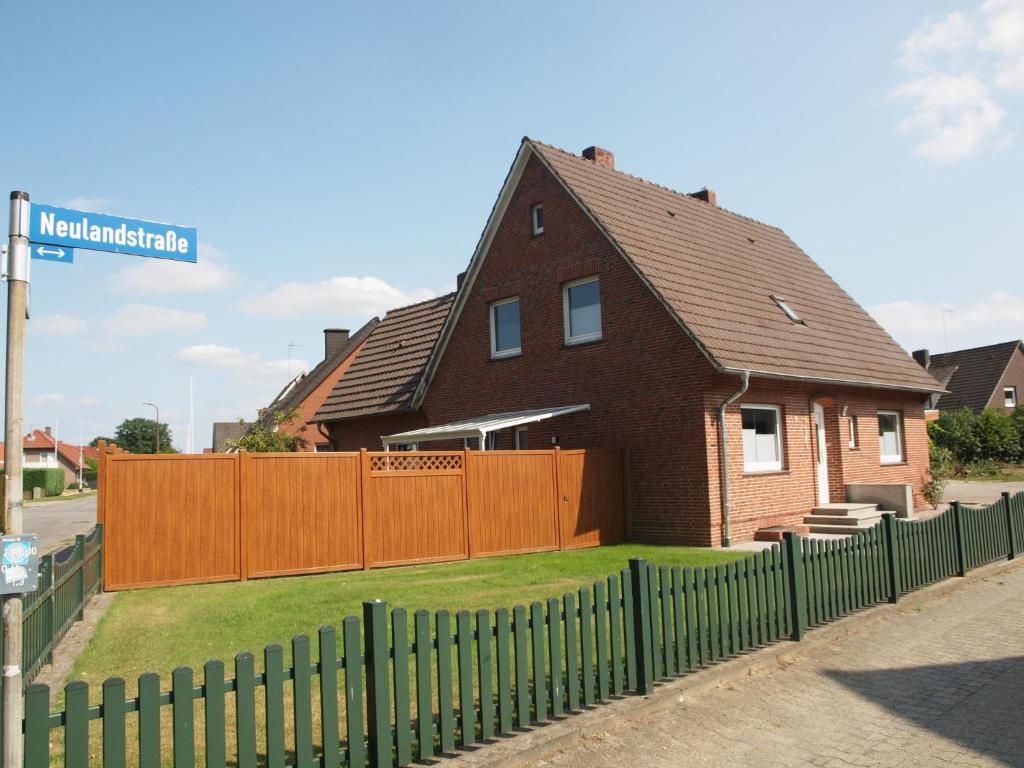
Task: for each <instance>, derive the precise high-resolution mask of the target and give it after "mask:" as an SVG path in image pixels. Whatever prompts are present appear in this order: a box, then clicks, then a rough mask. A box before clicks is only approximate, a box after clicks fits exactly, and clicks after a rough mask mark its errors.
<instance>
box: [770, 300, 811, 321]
mask: <svg viewBox="0 0 1024 768" xmlns="http://www.w3.org/2000/svg"><path fill="white" fill-rule="evenodd" d="M772 301H774V302H775V303H776V304H778V305H779V309H781V310H782V311H783V312H785V313H786V317H788V318H789V319H790V320H792V321H793V322H794V323H801V324H804V325H806V323H804V321H803V320H802V319H801V318H800V315H798V314H797V313H796V310H795V309H793V308H792V307H791V306H789V302H788V301H786V300H785V299H783V298H780V297H779V296H772Z"/></svg>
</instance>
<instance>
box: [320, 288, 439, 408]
mask: <svg viewBox="0 0 1024 768" xmlns="http://www.w3.org/2000/svg"><path fill="white" fill-rule="evenodd" d="M454 299H455V294H454V293H449V294H447V295H445V296H439V297H437V298H436V299H430V300H429V301H421V302H419V303H418V304H412V305H410V306H407V307H400V308H398V309H393V310H391V311H390V312H388V313H387V314H386V315H385V316H384V319H383V320H381V321H380V324H379V325H377V327H376V328H374V330H373V333H371V334H370V337H369V338H368V339H367V340H366V344H365V346H363V348H362V349H361V350H360V352H359V354H358V355H357V356H356V359H355V360H353V361H352V365H351V366H349V369H348V370H347V371H346V372H345V375H344V376H342V377H341V379H339V381H338V383H337V384H335V385H334V389H333V390H331V394H329V395H328V396H327V399H326V400H324V404H323V405H322V406H320V410H319V411H317V413H316V416H314V417H313V421H331V420H334V419H344V418H349V417H352V416H367V415H370V414H378V413H392V412H395V411H403V410H407V409H408V408H409V404H410V401H411V400H412V396H413V394H414V393H415V391H416V387H417V385H418V384H419V381H420V377H421V376H422V375H423V367H424V366H425V365H426V363H427V359H428V358H429V357H430V353H431V351H432V350H433V348H434V343H435V342H436V341H437V336H438V334H439V333H440V332H441V326H443V325H444V321H445V319H446V318H447V317H448V312H449V310H451V307H452V302H453V300H454Z"/></svg>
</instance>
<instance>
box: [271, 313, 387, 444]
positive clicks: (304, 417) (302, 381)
mask: <svg viewBox="0 0 1024 768" xmlns="http://www.w3.org/2000/svg"><path fill="white" fill-rule="evenodd" d="M379 322H380V321H379V320H378V319H377V318H373V319H372V320H370V322H368V323H367V324H366V325H364V326H363V327H362V328H360V329H359V330H358V331H356V333H355V335H349V331H348V329H347V328H325V329H324V359H323V360H322V361H320V363H319V364H318V365H317V366H316V367H315V368H313V370H311V371H310V372H309V373H300V374H299V375H298V376H297V377H295V379H293V380H292V381H291V382H290V383H289V384H288V386H287V387H285V388H284V389H283V390H282V391H281V393H280V394H279V395H278V396H277V397H275V398H274V400H273V402H271V403H270V405H268V406H267V407H266V408H265V409H264V410H263V411H262V413H261V414H260V418H259V419H258V420H257V423H263V424H265V425H268V426H272V425H273V424H274V416H275V415H277V414H279V413H289V412H290V411H293V410H294V411H297V413H296V418H295V419H294V420H293V421H292V422H291V423H289V424H284V425H282V426H280V427H279V429H282V430H284V431H285V432H286V433H288V434H290V435H294V436H295V437H300V438H302V440H303V441H304V442H303V444H302V445H301V446H300V447H299V448H298V449H297V450H299V451H306V452H309V451H326V450H329V449H330V442H329V441H328V438H327V436H326V435H324V434H323V433H321V432H320V431H319V430H318V429H317V425H316V424H310V420H311V419H312V418H313V417H314V416H315V415H316V413H317V411H318V410H319V409H320V406H321V405H322V404H323V402H324V400H325V399H326V398H327V396H328V395H329V394H330V393H331V390H332V389H333V388H334V385H335V384H337V383H338V380H339V379H340V378H341V377H342V376H343V375H344V374H345V372H346V371H347V370H348V369H349V367H350V366H351V365H352V362H353V361H354V360H355V359H356V355H357V354H358V353H359V350H361V349H362V348H363V345H364V344H365V343H366V340H367V338H369V336H370V334H371V333H372V332H373V329H374V328H376V327H377V324H378V323H379Z"/></svg>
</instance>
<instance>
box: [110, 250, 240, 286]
mask: <svg viewBox="0 0 1024 768" xmlns="http://www.w3.org/2000/svg"><path fill="white" fill-rule="evenodd" d="M226 260H227V257H226V256H225V255H224V253H223V252H221V251H220V250H219V249H218V248H216V247H215V246H212V245H209V244H208V243H200V244H199V262H198V263H197V264H189V263H187V262H182V261H170V260H167V259H140V260H139V261H138V262H136V263H133V264H130V265H128V266H126V267H122V268H121V269H120V270H119V271H118V272H117V274H115V275H114V282H113V285H114V289H115V290H118V291H122V292H125V293H203V292H206V291H215V290H218V289H221V288H225V287H227V286H229V285H230V284H231V283H232V282H234V279H235V273H234V272H232V271H231V270H230V269H228V268H227V267H226V266H225V264H224V262H225V261H226Z"/></svg>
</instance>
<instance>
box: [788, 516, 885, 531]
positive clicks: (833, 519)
mask: <svg viewBox="0 0 1024 768" xmlns="http://www.w3.org/2000/svg"><path fill="white" fill-rule="evenodd" d="M881 520H882V516H881V515H880V514H879V513H878V512H875V513H873V514H870V515H863V514H859V515H857V517H853V516H849V517H848V516H846V515H808V516H807V517H805V518H804V523H805V524H807V525H838V526H842V527H843V528H870V527H871V526H873V525H874V524H875V523H878V522H881Z"/></svg>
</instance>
